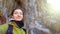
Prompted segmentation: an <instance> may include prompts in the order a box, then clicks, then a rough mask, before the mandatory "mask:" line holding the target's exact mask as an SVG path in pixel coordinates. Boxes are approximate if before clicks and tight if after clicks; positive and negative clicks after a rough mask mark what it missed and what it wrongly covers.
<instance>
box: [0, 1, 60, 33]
mask: <svg viewBox="0 0 60 34" xmlns="http://www.w3.org/2000/svg"><path fill="white" fill-rule="evenodd" d="M16 7H20V8H22V9H23V11H24V23H25V28H26V29H27V31H28V34H60V0H0V12H2V13H3V15H4V16H5V17H6V21H7V22H8V21H9V18H10V13H11V11H12V10H13V9H14V8H16Z"/></svg>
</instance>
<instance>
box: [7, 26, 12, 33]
mask: <svg viewBox="0 0 60 34" xmlns="http://www.w3.org/2000/svg"><path fill="white" fill-rule="evenodd" d="M6 34H13V26H12V25H9V27H8V30H7V32H6Z"/></svg>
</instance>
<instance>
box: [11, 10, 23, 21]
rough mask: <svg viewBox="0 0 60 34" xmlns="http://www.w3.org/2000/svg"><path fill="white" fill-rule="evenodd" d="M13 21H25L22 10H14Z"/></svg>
mask: <svg viewBox="0 0 60 34" xmlns="http://www.w3.org/2000/svg"><path fill="white" fill-rule="evenodd" d="M12 17H13V19H14V20H16V21H21V20H22V19H23V12H22V10H20V9H16V10H14V13H13V16H12Z"/></svg>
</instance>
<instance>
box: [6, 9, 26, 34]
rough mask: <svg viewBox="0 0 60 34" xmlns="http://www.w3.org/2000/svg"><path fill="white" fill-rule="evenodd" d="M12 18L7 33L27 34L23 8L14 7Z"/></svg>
mask: <svg viewBox="0 0 60 34" xmlns="http://www.w3.org/2000/svg"><path fill="white" fill-rule="evenodd" d="M11 16H12V20H11V21H10V22H9V24H8V25H9V27H8V30H7V32H6V34H26V31H25V29H23V28H22V27H23V26H24V23H23V21H22V20H23V12H22V10H21V9H19V8H17V9H14V10H13V11H12V13H11Z"/></svg>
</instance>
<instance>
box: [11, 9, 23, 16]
mask: <svg viewBox="0 0 60 34" xmlns="http://www.w3.org/2000/svg"><path fill="white" fill-rule="evenodd" d="M16 9H20V10H21V11H22V12H23V10H22V9H21V8H14V9H13V10H12V12H11V16H13V13H14V11H15V10H16Z"/></svg>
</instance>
